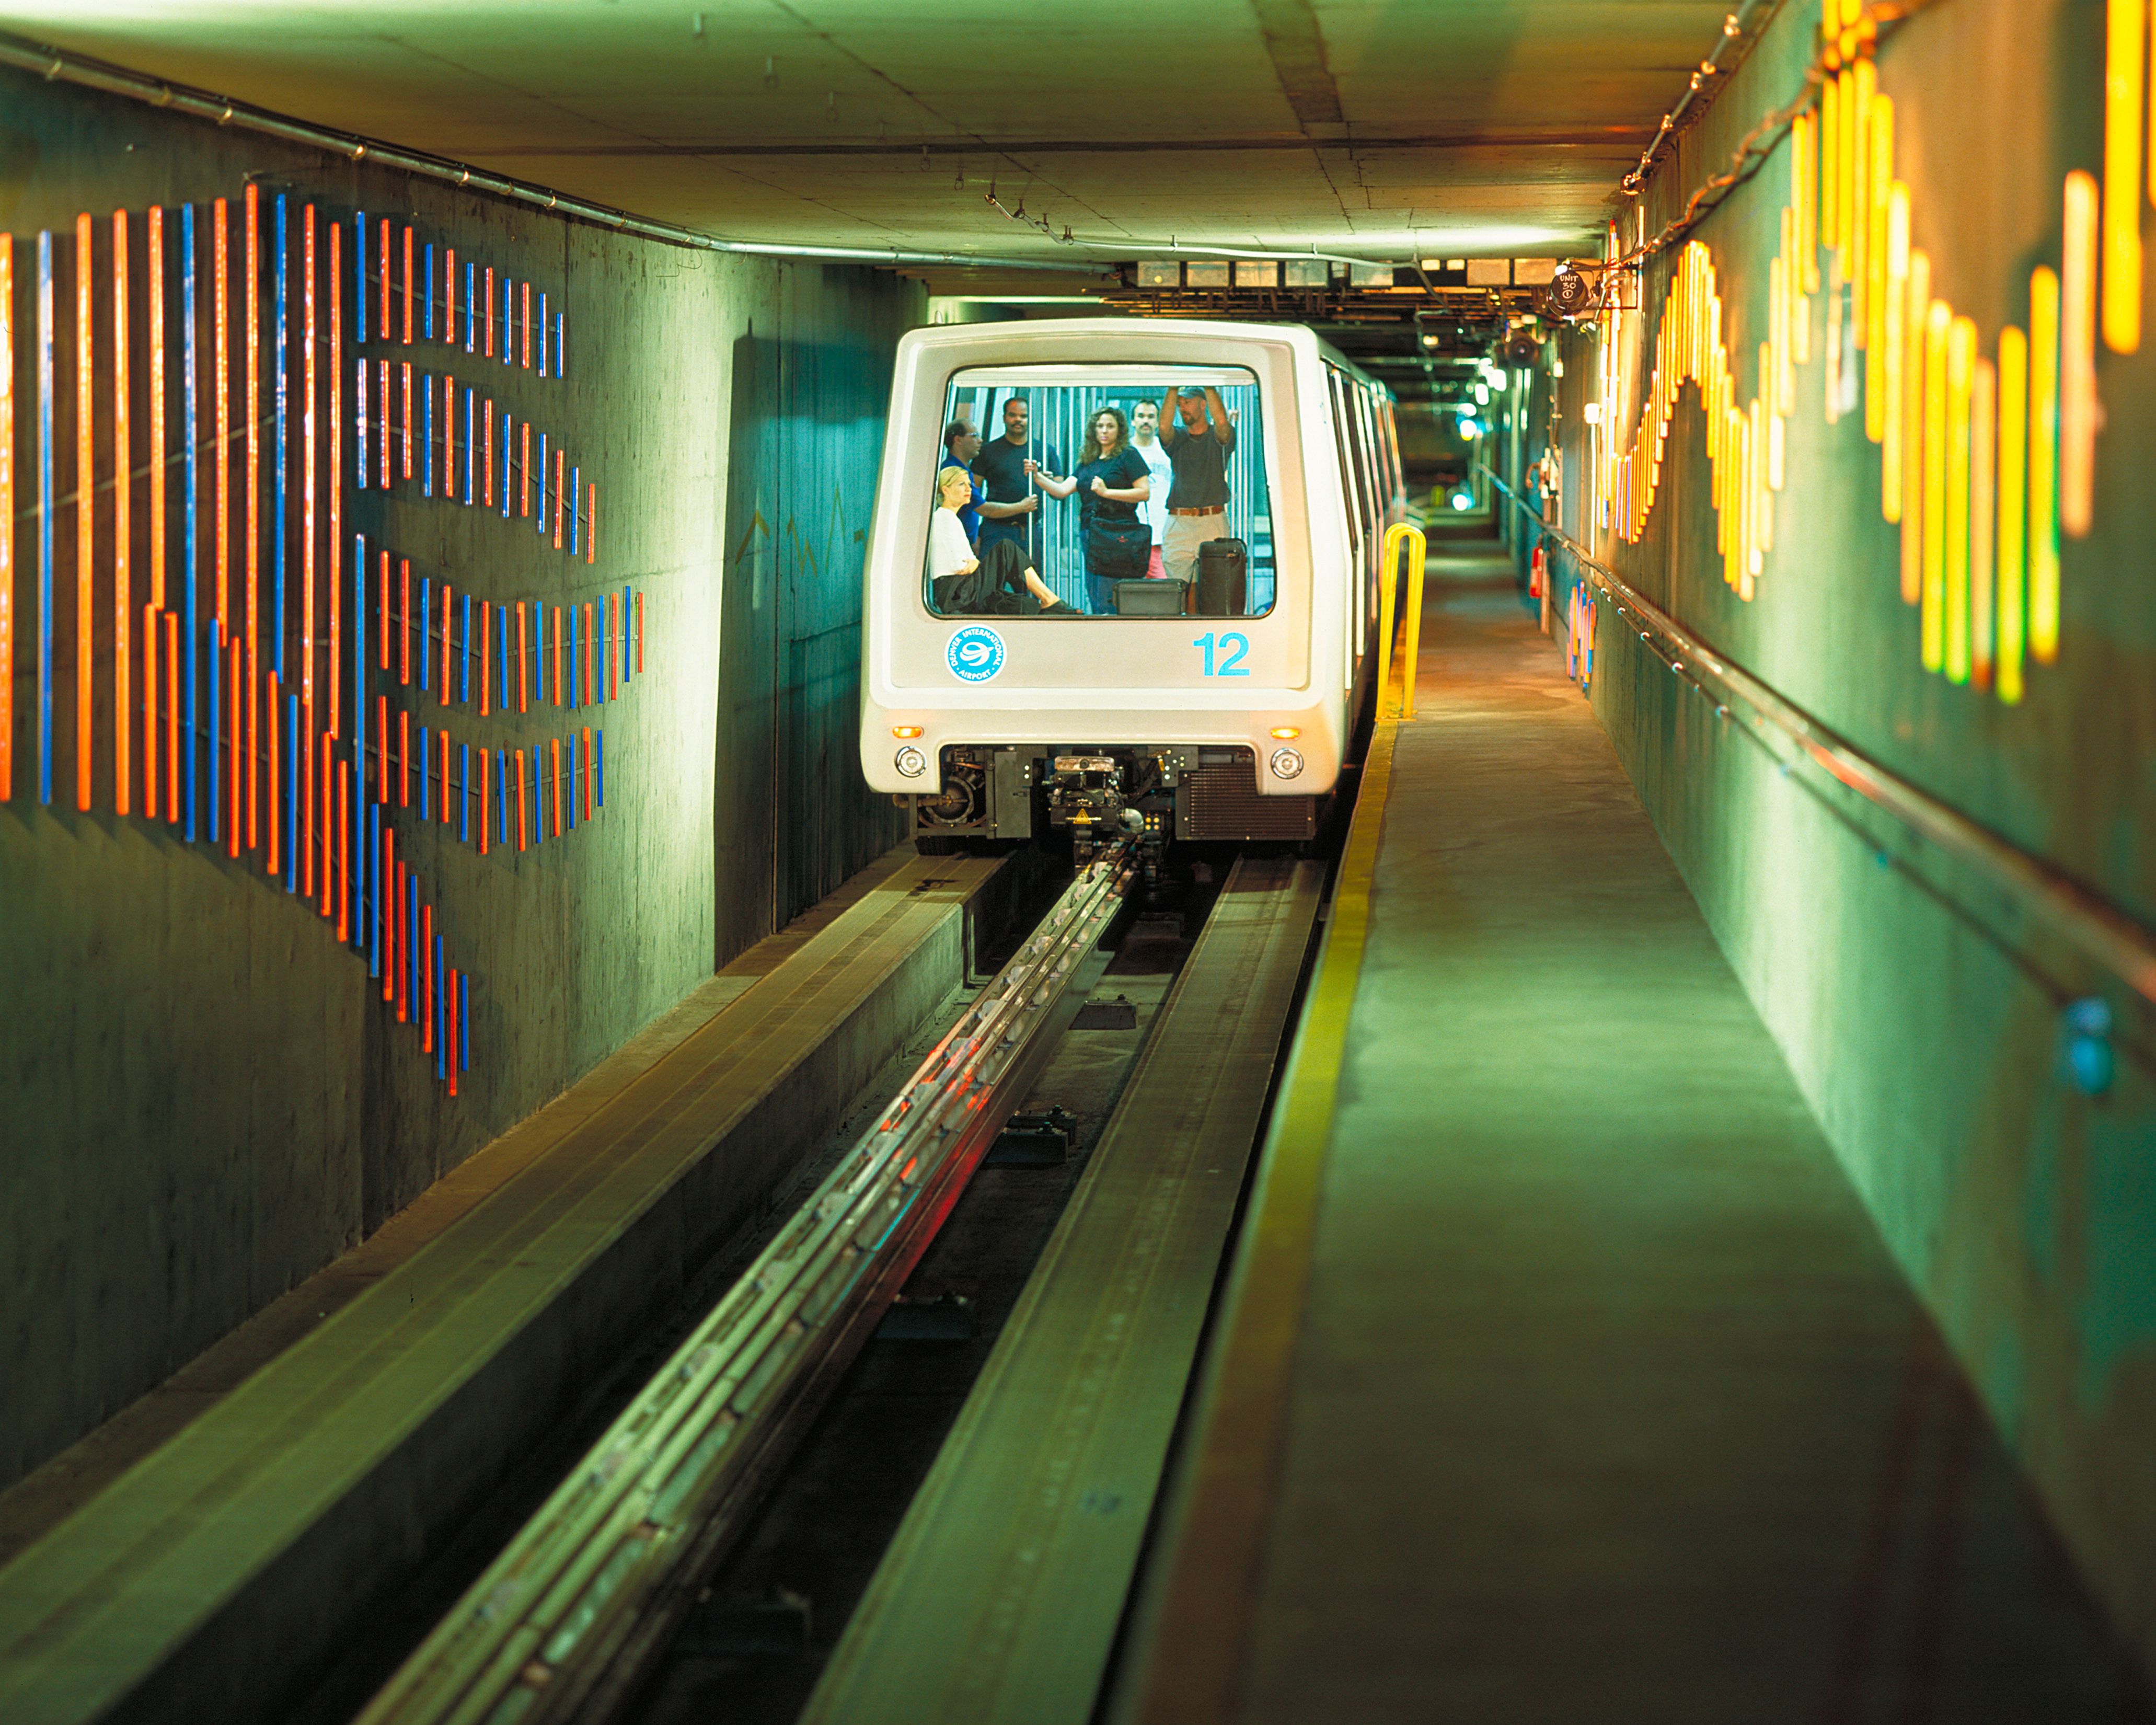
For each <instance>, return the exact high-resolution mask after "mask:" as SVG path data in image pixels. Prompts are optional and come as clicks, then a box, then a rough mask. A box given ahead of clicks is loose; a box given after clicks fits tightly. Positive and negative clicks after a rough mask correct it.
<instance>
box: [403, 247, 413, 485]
mask: <svg viewBox="0 0 2156 1725" xmlns="http://www.w3.org/2000/svg"><path fill="white" fill-rule="evenodd" d="M404 345H405V346H406V347H410V346H411V345H412V229H411V227H410V225H409V224H407V225H406V227H405V229H404ZM405 372H406V373H407V375H409V373H410V372H411V367H409V366H407V367H405ZM404 476H405V477H406V478H407V479H409V478H410V477H411V476H412V475H411V470H410V467H409V465H407V467H406V470H405V475H404Z"/></svg>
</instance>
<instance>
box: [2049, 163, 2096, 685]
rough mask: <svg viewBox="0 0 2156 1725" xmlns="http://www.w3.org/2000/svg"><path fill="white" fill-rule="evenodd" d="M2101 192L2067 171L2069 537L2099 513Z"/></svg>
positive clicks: (2062, 519)
mask: <svg viewBox="0 0 2156 1725" xmlns="http://www.w3.org/2000/svg"><path fill="white" fill-rule="evenodd" d="M2059 258H2060V263H2059V526H2060V529H2061V531H2063V532H2064V533H2065V534H2066V537H2068V538H2069V539H2079V538H2082V537H2083V536H2085V535H2086V534H2087V532H2088V531H2089V529H2090V527H2091V526H2093V525H2094V523H2095V518H2096V433H2097V395H2096V298H2097V185H2096V181H2095V180H2094V179H2093V178H2092V177H2090V176H2089V175H2087V174H2086V173H2083V172H2081V171H2080V170H2079V169H2076V171H2075V172H2072V173H2070V174H2068V175H2067V176H2066V218H2065V222H2064V224H2063V229H2062V232H2061V236H2060V244H2059ZM2039 656H2041V655H2039Z"/></svg>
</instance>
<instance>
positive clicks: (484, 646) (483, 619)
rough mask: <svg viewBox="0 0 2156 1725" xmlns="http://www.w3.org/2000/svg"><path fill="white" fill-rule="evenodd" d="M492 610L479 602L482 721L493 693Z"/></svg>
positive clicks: (482, 602) (487, 605) (484, 602)
mask: <svg viewBox="0 0 2156 1725" xmlns="http://www.w3.org/2000/svg"><path fill="white" fill-rule="evenodd" d="M493 646H494V608H493V607H492V606H491V605H490V604H488V603H487V602H486V601H485V599H481V600H480V602H479V716H480V717H481V718H482V719H483V718H485V716H487V713H488V711H489V710H490V696H491V695H492V694H493V691H494V653H493V650H492V649H493Z"/></svg>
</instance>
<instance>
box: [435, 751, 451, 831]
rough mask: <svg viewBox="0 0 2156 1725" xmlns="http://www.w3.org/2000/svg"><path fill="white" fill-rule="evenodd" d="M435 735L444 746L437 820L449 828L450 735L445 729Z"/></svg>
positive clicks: (436, 800)
mask: <svg viewBox="0 0 2156 1725" xmlns="http://www.w3.org/2000/svg"><path fill="white" fill-rule="evenodd" d="M434 735H435V736H436V737H439V738H440V739H441V744H442V794H441V795H440V796H439V797H437V798H435V799H434V808H435V809H436V811H437V813H436V816H435V818H436V819H438V820H439V821H440V822H441V824H443V825H444V826H447V825H449V732H448V730H447V729H446V728H444V729H443V730H440V731H437V732H435V733H434Z"/></svg>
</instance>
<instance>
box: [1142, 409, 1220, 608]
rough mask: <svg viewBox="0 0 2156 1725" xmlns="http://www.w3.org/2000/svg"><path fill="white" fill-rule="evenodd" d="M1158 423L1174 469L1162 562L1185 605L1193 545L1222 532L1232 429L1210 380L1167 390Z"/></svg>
mask: <svg viewBox="0 0 2156 1725" xmlns="http://www.w3.org/2000/svg"><path fill="white" fill-rule="evenodd" d="M1160 424H1161V431H1160V440H1161V444H1162V446H1163V448H1165V449H1167V451H1168V465H1169V466H1170V467H1172V468H1173V470H1175V483H1174V484H1173V485H1172V486H1171V487H1170V488H1169V490H1168V531H1167V532H1166V534H1165V535H1164V536H1163V539H1162V542H1161V548H1160V551H1161V563H1162V566H1163V570H1164V572H1166V574H1167V576H1168V579H1169V580H1171V581H1180V582H1181V583H1183V602H1184V606H1185V608H1186V609H1187V608H1188V604H1189V598H1190V594H1191V593H1192V590H1193V583H1195V582H1196V581H1197V579H1198V547H1199V546H1201V545H1203V544H1204V542H1206V541H1207V540H1209V539H1222V538H1225V537H1226V536H1227V532H1228V457H1229V455H1230V454H1233V453H1234V452H1235V425H1234V424H1232V423H1231V422H1230V421H1229V418H1228V410H1227V408H1225V407H1224V406H1223V405H1222V403H1221V401H1220V392H1219V390H1218V389H1215V388H1214V387H1213V386H1212V385H1211V384H1207V385H1206V386H1205V387H1204V388H1203V389H1200V388H1197V387H1196V386H1194V385H1189V384H1186V385H1185V386H1184V387H1183V388H1182V389H1180V390H1178V389H1174V388H1171V389H1169V391H1168V393H1167V395H1166V396H1164V397H1163V398H1162V400H1161V403H1160Z"/></svg>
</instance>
